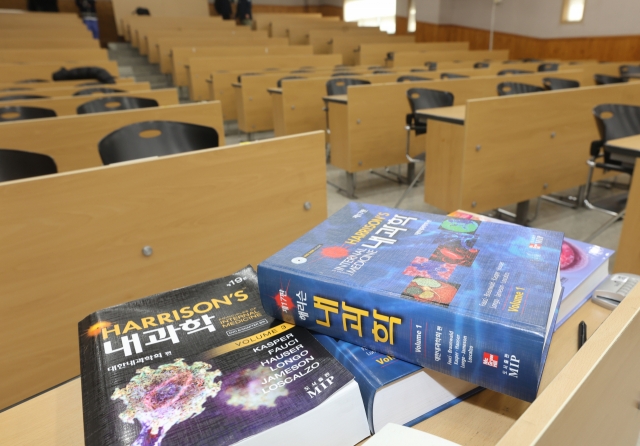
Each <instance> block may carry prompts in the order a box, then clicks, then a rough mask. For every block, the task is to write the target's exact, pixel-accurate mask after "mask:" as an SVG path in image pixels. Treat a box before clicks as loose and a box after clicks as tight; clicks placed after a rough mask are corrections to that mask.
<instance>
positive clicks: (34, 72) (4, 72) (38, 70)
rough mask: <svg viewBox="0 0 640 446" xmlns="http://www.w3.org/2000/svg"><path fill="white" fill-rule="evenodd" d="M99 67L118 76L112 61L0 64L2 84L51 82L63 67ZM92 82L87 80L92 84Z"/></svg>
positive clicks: (116, 67) (116, 65) (115, 64)
mask: <svg viewBox="0 0 640 446" xmlns="http://www.w3.org/2000/svg"><path fill="white" fill-rule="evenodd" d="M87 66H89V67H98V68H104V69H105V70H107V71H108V72H109V73H110V74H111V75H112V76H116V77H117V76H118V75H119V73H118V64H117V62H115V61H111V60H85V61H82V62H80V63H75V62H69V63H53V62H51V63H33V64H24V65H21V64H0V82H15V81H21V80H25V79H45V80H51V76H52V74H53V73H54V72H56V71H58V70H59V69H60V68H61V67H64V68H66V69H71V68H77V67H87ZM90 81H91V80H90V79H89V80H87V82H90Z"/></svg>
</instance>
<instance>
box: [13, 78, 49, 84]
mask: <svg viewBox="0 0 640 446" xmlns="http://www.w3.org/2000/svg"><path fill="white" fill-rule="evenodd" d="M41 82H49V81H48V80H46V79H22V80H21V81H17V82H16V84H37V83H41Z"/></svg>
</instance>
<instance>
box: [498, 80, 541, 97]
mask: <svg viewBox="0 0 640 446" xmlns="http://www.w3.org/2000/svg"><path fill="white" fill-rule="evenodd" d="M539 91H544V88H542V87H538V86H537V85H529V84H522V83H520V82H501V83H499V84H498V96H509V95H512V94H524V93H537V92H539Z"/></svg>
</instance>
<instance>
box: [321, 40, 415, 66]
mask: <svg viewBox="0 0 640 446" xmlns="http://www.w3.org/2000/svg"><path fill="white" fill-rule="evenodd" d="M367 42H368V43H376V42H377V43H412V42H414V36H412V35H407V36H389V35H385V34H380V35H374V36H363V37H360V36H357V35H356V36H351V35H344V36H335V37H334V38H333V39H332V42H331V52H332V53H333V54H342V59H343V63H344V64H345V65H357V64H358V63H359V62H358V60H357V57H356V56H357V54H356V51H357V50H358V48H359V47H360V45H361V44H363V43H367Z"/></svg>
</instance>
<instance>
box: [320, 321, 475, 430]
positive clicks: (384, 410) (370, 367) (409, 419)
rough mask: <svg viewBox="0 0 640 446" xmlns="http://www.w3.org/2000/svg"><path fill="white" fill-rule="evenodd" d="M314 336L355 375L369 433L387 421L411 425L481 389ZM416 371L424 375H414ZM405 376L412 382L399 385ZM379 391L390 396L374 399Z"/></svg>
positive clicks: (346, 343)
mask: <svg viewBox="0 0 640 446" xmlns="http://www.w3.org/2000/svg"><path fill="white" fill-rule="evenodd" d="M314 336H315V338H316V339H317V340H318V341H320V343H321V344H322V345H323V346H324V347H325V348H326V349H327V350H328V351H329V353H331V354H332V355H333V356H334V357H335V358H336V359H337V360H338V361H340V363H341V364H342V365H344V366H345V368H346V369H347V370H349V371H350V372H351V373H352V374H353V376H355V379H356V381H357V382H358V386H359V387H360V393H361V394H362V399H363V401H364V405H365V409H366V412H367V419H368V421H369V429H370V431H371V433H372V434H374V433H376V432H378V431H379V430H380V428H382V427H383V426H385V425H386V424H387V423H400V424H403V425H405V426H413V425H414V424H417V423H419V422H420V421H422V420H424V419H426V418H429V417H432V416H433V415H436V414H437V413H440V412H441V411H443V410H445V409H447V408H449V407H451V406H453V405H455V404H457V403H459V402H460V401H462V400H464V399H465V398H468V397H470V396H472V395H475V394H476V393H478V392H480V391H481V390H483V389H482V387H476V386H474V385H473V384H470V383H468V382H466V381H462V380H459V379H456V378H452V377H450V376H448V375H443V374H441V373H438V372H434V371H431V370H427V369H424V368H423V367H420V366H418V365H415V364H411V363H408V362H405V361H401V360H399V359H397V358H394V357H392V356H388V355H385V354H382V353H378V352H374V351H373V350H369V349H368V348H365V347H360V346H358V345H354V344H350V343H348V342H345V341H342V340H340V339H335V338H332V337H330V336H326V335H322V334H319V333H314ZM417 374H426V376H422V377H418V376H415V375H417ZM416 378H417V379H416ZM404 379H409V380H411V382H410V383H402V384H400V385H398V384H399V383H401V382H402V380H404ZM382 392H390V393H391V395H383V396H381V398H378V399H376V397H377V396H380V395H381V393H382Z"/></svg>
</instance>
